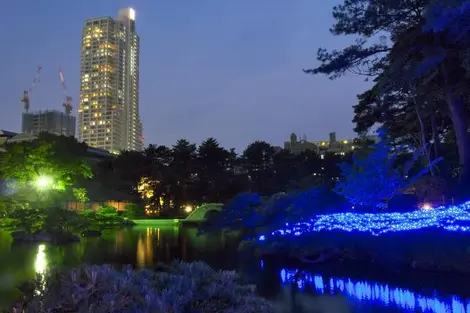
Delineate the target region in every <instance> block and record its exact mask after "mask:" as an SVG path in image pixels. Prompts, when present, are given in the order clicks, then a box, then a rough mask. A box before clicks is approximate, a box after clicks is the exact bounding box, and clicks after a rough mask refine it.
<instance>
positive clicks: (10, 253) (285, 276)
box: [0, 226, 470, 313]
mask: <svg viewBox="0 0 470 313" xmlns="http://www.w3.org/2000/svg"><path fill="white" fill-rule="evenodd" d="M224 246H225V242H224V240H223V238H208V237H205V236H197V230H196V229H194V228H178V227H175V226H161V227H134V228H133V229H125V230H120V231H112V232H107V233H105V234H103V236H102V237H100V238H83V239H82V241H81V242H80V243H76V244H71V245H66V246H52V245H44V244H13V243H12V240H11V237H10V236H9V234H7V233H1V232H0V304H3V305H6V303H8V302H10V301H11V299H13V298H15V297H16V296H17V295H18V294H19V291H18V290H17V287H18V286H20V285H21V282H23V281H25V280H28V279H33V278H34V277H35V276H36V275H37V273H41V272H43V271H46V270H47V268H48V267H49V266H52V265H62V266H77V265H79V264H83V263H86V264H101V263H111V264H116V265H121V264H131V265H133V266H134V267H137V268H143V267H152V266H154V265H155V264H157V263H160V262H162V263H167V262H170V261H172V260H173V259H180V260H186V261H192V260H203V261H205V262H207V263H209V264H210V265H211V266H213V267H215V268H221V269H236V270H238V271H239V272H240V273H241V274H242V275H243V276H244V277H245V279H246V280H247V282H250V283H254V284H256V285H257V287H258V291H259V293H260V294H261V295H262V296H264V297H266V298H268V299H270V300H271V301H273V303H274V304H275V306H276V307H277V308H278V309H279V312H295V313H302V312H315V313H321V312H325V313H349V312H351V313H355V312H361V313H362V312H371V313H375V312H380V313H384V312H432V313H447V312H449V313H470V298H467V299H466V298H465V297H462V296H458V295H456V294H453V293H449V292H444V291H442V290H435V289H434V288H429V286H421V287H420V288H416V286H417V284H416V283H415V284H409V285H406V284H405V285H397V284H396V283H394V284H392V283H386V282H384V281H380V282H379V281H374V280H371V279H368V280H364V279H362V280H361V279H357V278H356V277H357V276H356V275H352V277H354V278H352V277H347V276H341V277H339V276H338V277H336V276H330V275H326V274H325V273H322V271H321V270H318V269H317V270H315V269H310V270H309V271H302V272H299V271H298V270H297V269H292V268H283V267H282V266H278V265H272V264H271V265H269V264H265V263H264V262H262V261H259V260H255V259H254V258H252V257H249V256H243V255H240V254H237V253H235V252H234V251H230V250H228V249H224V248H223V247H224ZM410 286H415V288H411V287H410ZM418 286H419V284H418ZM462 292H463V291H462Z"/></svg>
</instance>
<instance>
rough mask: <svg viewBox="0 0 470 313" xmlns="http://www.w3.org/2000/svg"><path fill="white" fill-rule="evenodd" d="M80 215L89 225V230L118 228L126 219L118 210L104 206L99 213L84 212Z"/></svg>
mask: <svg viewBox="0 0 470 313" xmlns="http://www.w3.org/2000/svg"><path fill="white" fill-rule="evenodd" d="M79 214H80V215H81V216H83V217H84V218H85V219H86V220H87V221H88V223H89V228H93V229H100V228H104V227H116V226H119V225H121V224H122V222H123V220H124V218H123V217H121V216H120V215H119V214H118V212H117V210H116V208H114V207H112V206H106V205H105V206H103V207H101V208H100V209H99V210H98V211H93V210H82V211H79Z"/></svg>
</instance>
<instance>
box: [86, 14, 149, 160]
mask: <svg viewBox="0 0 470 313" xmlns="http://www.w3.org/2000/svg"><path fill="white" fill-rule="evenodd" d="M78 139H79V141H84V142H86V143H87V144H88V145H89V146H91V147H95V148H101V149H105V150H108V151H110V152H112V153H119V152H120V151H122V150H137V151H140V150H142V149H143V136H142V122H141V119H140V114H139V37H138V36H137V33H136V25H135V11H134V10H133V9H130V8H127V9H122V10H120V11H119V15H118V17H117V18H115V19H113V18H112V17H99V18H92V19H88V20H86V21H85V26H84V28H83V33H82V50H81V78H80V101H79V108H78Z"/></svg>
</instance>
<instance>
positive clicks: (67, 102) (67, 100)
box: [59, 68, 73, 115]
mask: <svg viewBox="0 0 470 313" xmlns="http://www.w3.org/2000/svg"><path fill="white" fill-rule="evenodd" d="M59 78H60V82H61V83H62V88H63V89H64V103H63V104H62V106H63V107H64V109H65V114H67V115H70V114H71V113H72V108H73V107H72V100H73V99H72V97H70V96H69V93H68V91H67V84H66V83H65V77H64V72H62V69H61V68H59Z"/></svg>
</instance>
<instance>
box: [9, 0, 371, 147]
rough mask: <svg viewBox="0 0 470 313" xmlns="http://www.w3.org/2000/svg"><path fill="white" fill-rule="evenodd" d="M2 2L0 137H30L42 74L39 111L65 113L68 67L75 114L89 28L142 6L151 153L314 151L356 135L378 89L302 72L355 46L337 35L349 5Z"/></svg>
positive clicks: (203, 0)
mask: <svg viewBox="0 0 470 313" xmlns="http://www.w3.org/2000/svg"><path fill="white" fill-rule="evenodd" d="M3 2H4V3H3ZM3 2H2V9H1V12H2V13H1V14H0V15H1V18H0V34H1V38H2V45H1V50H0V62H1V63H0V65H1V77H2V79H1V84H0V94H1V95H2V102H1V113H0V129H5V130H11V131H19V130H20V128H21V112H22V109H23V107H22V103H21V102H20V100H21V96H22V92H23V90H24V89H27V88H28V87H29V86H30V84H31V81H32V79H33V77H34V74H35V71H36V66H37V65H41V66H42V67H43V74H42V77H41V82H40V83H39V84H38V85H37V86H36V88H35V90H34V91H33V92H32V94H31V110H32V111H33V110H38V109H62V107H61V104H62V99H63V96H64V94H63V91H62V88H61V84H60V81H59V75H58V68H59V67H61V68H62V69H63V72H64V75H65V78H66V80H67V84H68V86H69V92H70V94H71V96H72V97H73V98H74V114H76V110H77V101H78V93H79V79H80V44H81V32H82V26H83V22H84V20H85V19H86V18H91V17H99V16H112V17H115V16H116V15H117V13H118V10H119V9H120V8H125V7H132V8H134V9H135V10H136V15H137V17H136V25H137V32H138V34H139V36H140V40H141V50H140V113H141V116H142V119H143V124H144V136H145V138H146V143H154V144H165V145H169V146H171V145H173V144H174V143H175V141H176V140H178V139H180V138H186V139H188V140H190V141H191V142H194V143H198V144H199V143H200V142H201V141H203V140H204V139H206V138H208V137H215V138H216V139H218V140H219V142H220V143H221V144H222V145H223V146H225V147H227V148H230V147H235V148H236V149H237V150H238V151H240V152H241V151H242V150H243V149H244V148H245V147H246V145H247V144H248V143H250V142H253V141H255V140H265V141H267V142H270V143H271V144H274V145H282V143H283V141H284V140H286V139H288V138H289V135H290V133H291V132H293V131H294V132H296V133H298V134H299V135H303V134H305V135H306V136H307V138H308V139H311V140H321V139H327V138H328V133H329V132H330V131H336V132H337V137H338V139H341V138H344V137H348V138H349V137H351V136H353V135H354V134H353V131H352V128H353V125H352V122H351V119H352V105H354V104H355V103H356V94H357V93H360V92H362V91H363V90H365V89H366V88H367V86H368V83H365V82H364V81H363V78H361V77H355V76H353V75H352V74H351V75H350V76H347V77H345V78H342V79H339V80H335V81H331V80H329V79H328V78H327V77H325V76H311V75H306V74H304V73H303V72H302V69H303V68H311V67H314V66H315V65H316V64H317V61H316V51H317V48H318V47H326V48H329V49H332V48H342V47H343V46H345V45H346V44H348V43H351V42H353V40H354V38H346V37H333V36H332V35H331V34H330V33H329V31H328V30H329V28H330V27H331V25H332V22H333V19H332V15H331V10H332V7H333V5H335V4H337V3H340V2H342V1H341V0H334V1H317V0H291V1H286V0H224V1H221V0H197V1H194V0H185V1H174V0H131V1H124V0H77V1H71V0H43V1H37V0H15V1H3Z"/></svg>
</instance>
